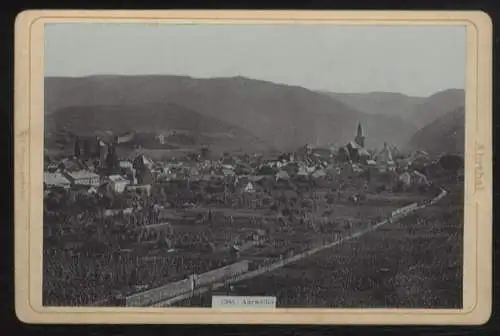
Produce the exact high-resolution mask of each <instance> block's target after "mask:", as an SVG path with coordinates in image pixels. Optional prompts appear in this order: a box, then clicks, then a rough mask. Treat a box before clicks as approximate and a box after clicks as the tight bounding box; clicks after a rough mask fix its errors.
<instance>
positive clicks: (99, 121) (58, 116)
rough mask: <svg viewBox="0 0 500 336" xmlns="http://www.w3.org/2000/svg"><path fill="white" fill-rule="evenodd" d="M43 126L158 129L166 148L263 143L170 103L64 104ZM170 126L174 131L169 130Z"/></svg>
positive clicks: (76, 130) (86, 130) (74, 130)
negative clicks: (70, 105) (66, 105)
mask: <svg viewBox="0 0 500 336" xmlns="http://www.w3.org/2000/svg"><path fill="white" fill-rule="evenodd" d="M46 129H47V130H48V131H51V132H54V133H55V134H58V133H59V134H60V133H62V132H61V131H63V130H64V132H67V133H70V134H78V135H90V134H99V135H100V136H102V133H103V132H106V131H110V132H111V133H113V134H115V135H119V134H124V133H127V132H129V131H131V130H132V131H134V132H135V133H137V134H140V135H142V136H136V137H135V138H136V139H138V138H141V139H144V138H145V136H144V135H147V134H151V135H156V134H160V133H161V134H165V135H166V136H165V146H162V147H170V148H176V147H189V146H199V145H201V144H207V145H212V146H215V147H217V148H221V147H224V149H237V148H239V147H246V148H249V149H254V150H258V149H262V148H265V147H266V146H267V144H266V143H264V142H262V141H260V140H259V139H258V138H256V137H255V136H253V135H252V134H251V133H249V132H247V131H246V130H244V129H241V128H239V127H237V126H233V125H229V124H227V123H225V122H222V121H220V120H217V119H214V118H212V117H209V116H204V115H201V114H199V113H197V112H195V111H192V110H190V109H187V108H185V107H182V106H179V105H177V104H172V103H148V104H146V103H144V104H137V105H87V106H72V107H64V108H61V109H58V110H57V111H55V112H54V113H52V114H51V115H49V116H48V117H47V120H46ZM172 130H174V131H175V133H173V134H172V133H170V134H169V131H172ZM151 138H152V137H151ZM149 143H151V141H149Z"/></svg>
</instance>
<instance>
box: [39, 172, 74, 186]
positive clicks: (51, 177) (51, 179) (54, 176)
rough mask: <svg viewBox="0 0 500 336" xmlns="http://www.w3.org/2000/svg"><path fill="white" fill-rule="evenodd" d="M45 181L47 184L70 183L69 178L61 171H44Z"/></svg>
mask: <svg viewBox="0 0 500 336" xmlns="http://www.w3.org/2000/svg"><path fill="white" fill-rule="evenodd" d="M43 182H44V183H45V184H47V185H65V184H70V182H69V181H68V179H67V178H65V177H64V176H63V175H62V174H61V173H57V172H56V173H49V172H44V174H43Z"/></svg>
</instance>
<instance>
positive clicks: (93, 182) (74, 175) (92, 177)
mask: <svg viewBox="0 0 500 336" xmlns="http://www.w3.org/2000/svg"><path fill="white" fill-rule="evenodd" d="M64 176H65V177H66V178H67V179H68V180H69V181H70V182H71V184H73V185H83V186H89V187H97V186H99V185H100V183H101V181H100V180H101V178H100V176H99V175H97V174H96V173H93V172H91V171H88V170H79V171H74V172H65V173H64Z"/></svg>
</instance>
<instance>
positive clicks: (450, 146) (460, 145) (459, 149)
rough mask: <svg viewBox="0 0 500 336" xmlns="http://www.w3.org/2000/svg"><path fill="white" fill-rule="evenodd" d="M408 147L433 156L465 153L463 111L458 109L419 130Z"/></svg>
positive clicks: (461, 108)
mask: <svg viewBox="0 0 500 336" xmlns="http://www.w3.org/2000/svg"><path fill="white" fill-rule="evenodd" d="M409 147H410V148H413V149H424V150H426V151H427V152H429V153H433V154H443V153H448V154H460V155H463V153H464V151H465V109H464V107H463V106H462V107H459V108H457V109H455V110H453V111H450V112H448V113H446V114H445V115H443V116H441V117H439V118H438V119H436V120H434V121H433V122H431V123H429V124H428V125H427V126H425V127H423V128H422V129H420V130H419V131H418V132H417V133H415V135H414V136H413V137H412V139H411V140H410V143H409Z"/></svg>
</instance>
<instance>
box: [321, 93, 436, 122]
mask: <svg viewBox="0 0 500 336" xmlns="http://www.w3.org/2000/svg"><path fill="white" fill-rule="evenodd" d="M328 94H329V95H330V96H331V97H333V98H335V99H338V100H340V101H341V102H343V103H344V104H346V105H348V106H351V107H353V108H355V109H357V110H359V111H361V112H363V113H367V114H380V115H388V116H394V117H400V118H404V119H410V116H411V115H412V112H413V111H414V109H415V107H416V106H417V105H418V104H420V103H422V102H424V101H425V100H426V98H424V97H412V96H407V95H404V94H401V93H393V92H370V93H328Z"/></svg>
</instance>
